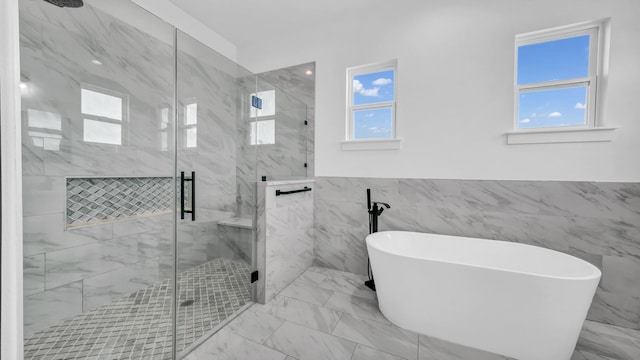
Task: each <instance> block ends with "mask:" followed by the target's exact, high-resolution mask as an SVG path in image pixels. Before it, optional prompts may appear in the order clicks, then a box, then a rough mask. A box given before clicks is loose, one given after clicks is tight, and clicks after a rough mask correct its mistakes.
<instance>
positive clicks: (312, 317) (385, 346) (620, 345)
mask: <svg viewBox="0 0 640 360" xmlns="http://www.w3.org/2000/svg"><path fill="white" fill-rule="evenodd" d="M360 280H364V276H362V275H356V274H350V273H344V272H341V271H336V270H331V269H324V268H319V267H312V268H310V269H308V270H307V271H306V272H305V273H304V274H302V275H301V276H300V277H298V279H296V281H295V282H294V284H292V286H290V287H289V288H288V289H287V290H285V291H288V292H289V293H290V294H294V295H295V296H296V298H289V299H288V300H287V301H288V304H287V305H283V303H282V301H283V299H285V298H288V296H284V295H283V293H284V292H285V291H283V292H281V293H280V295H279V296H276V297H275V298H274V299H272V301H270V302H269V303H267V304H266V305H260V304H254V305H253V307H252V308H251V309H250V311H247V312H245V313H244V314H243V315H242V316H241V317H239V319H242V320H241V322H243V323H244V324H243V327H245V329H242V328H241V327H240V326H238V325H234V324H235V323H232V325H230V329H232V331H234V332H235V333H236V334H239V335H242V336H244V337H246V338H248V339H251V340H254V341H257V342H260V341H261V340H262V339H264V338H265V336H268V335H267V334H269V333H273V334H272V335H271V337H269V338H267V339H266V340H265V341H264V343H263V345H265V346H267V347H270V348H273V349H275V350H277V351H279V352H282V353H286V354H287V355H288V357H287V360H294V359H299V360H304V359H312V360H315V359H346V360H348V359H351V360H364V359H366V360H370V359H371V360H375V359H381V360H387V359H388V360H394V359H395V360H398V359H405V360H408V359H419V360H505V359H509V358H508V357H505V356H501V355H497V354H491V353H488V352H485V351H481V350H477V349H472V348H468V347H464V346H461V345H457V344H454V343H450V342H447V341H444V340H440V339H435V338H431V337H427V336H424V335H418V334H416V333H413V332H410V331H407V330H404V329H401V328H399V327H397V326H395V325H392V324H390V323H389V322H388V321H387V320H386V319H385V318H384V316H383V315H382V314H381V313H380V311H379V309H378V306H377V300H375V299H371V298H367V297H359V296H354V295H348V294H346V293H348V292H354V291H357V289H358V287H359V286H360V285H359V281H360ZM323 283H324V284H325V286H329V285H327V284H331V285H330V286H332V289H336V290H335V291H334V290H328V289H325V288H322V287H320V286H321V285H322V284H323ZM318 291H320V292H318ZM367 291H369V290H368V289H367ZM319 294H324V295H328V297H326V298H322V297H320V299H318V298H317V297H318V295H319ZM292 304H295V305H292ZM314 304H315V305H314ZM320 305H322V306H320ZM319 308H329V309H331V310H333V311H334V312H335V313H337V314H342V315H341V317H340V320H339V321H338V323H337V325H336V327H335V329H334V330H333V332H332V333H331V335H332V336H330V335H329V334H326V333H323V332H322V331H318V330H314V329H312V328H311V327H314V326H316V327H317V326H319V324H318V321H320V322H321V323H322V322H323V321H326V319H322V318H321V319H317V317H318V316H320V315H319V314H318V313H317V311H318V309H319ZM304 311H308V312H309V313H308V314H306V315H305V314H302V313H303V312H304ZM251 314H257V317H258V319H252V320H249V317H250V316H251ZM274 315H277V316H281V317H284V318H285V319H278V318H277V316H274ZM245 316H246V318H245ZM265 316H266V318H265ZM274 319H276V320H274ZM302 319H305V320H302ZM277 320H279V321H277ZM285 320H286V321H285ZM282 321H284V322H282ZM296 322H299V323H296ZM280 323H281V324H282V326H280V327H278V324H280ZM300 323H302V324H300ZM236 326H237V327H236ZM239 328H240V330H238V329H239ZM243 331H244V332H243ZM340 340H342V341H347V342H346V343H344V342H342V343H341V342H340ZM336 341H338V343H337V344H338V346H339V347H338V348H337V349H334V348H336ZM347 344H350V345H351V346H347ZM340 347H342V348H340ZM327 348H331V349H333V350H332V351H333V352H331V351H329V350H324V349H327ZM349 349H351V350H353V351H352V352H349V351H348V350H349ZM257 359H259V358H257ZM632 359H633V360H638V359H640V331H638V330H632V329H626V328H621V327H616V326H611V325H607V324H602V323H596V322H593V321H586V322H585V324H584V328H583V331H582V334H581V337H580V340H579V341H578V345H577V348H576V351H575V353H574V354H573V357H572V358H571V360H632Z"/></svg>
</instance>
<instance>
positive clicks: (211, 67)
mask: <svg viewBox="0 0 640 360" xmlns="http://www.w3.org/2000/svg"><path fill="white" fill-rule="evenodd" d="M252 92H255V76H253V75H252V74H251V73H249V72H248V71H246V70H244V69H242V68H240V67H239V66H237V65H236V64H235V63H233V62H232V61H230V60H228V59H227V58H225V57H223V56H221V55H220V54H218V53H217V52H215V51H213V50H211V49H209V48H208V47H206V46H204V45H203V44H201V43H199V42H197V41H196V40H194V39H192V38H190V37H189V36H187V35H185V34H183V33H181V32H179V31H178V36H177V127H176V131H177V148H176V153H177V155H176V165H177V169H176V176H177V177H178V179H180V180H179V183H180V191H179V194H180V197H179V199H178V207H179V209H180V211H179V213H178V214H176V215H177V216H176V217H177V242H176V255H177V270H178V273H177V299H176V306H177V313H176V316H177V317H176V352H177V354H181V353H182V354H184V353H188V352H189V351H190V349H192V348H193V347H194V346H197V345H198V344H199V342H200V341H202V340H206V338H207V337H208V335H210V334H211V333H212V332H214V331H216V330H217V329H218V328H220V327H221V326H222V325H223V324H224V322H225V320H226V319H228V318H229V317H230V316H232V315H234V314H237V313H238V311H240V310H241V309H243V308H244V307H246V306H247V305H248V304H249V303H250V301H251V300H252V287H251V281H250V274H251V272H252V268H253V257H254V232H253V218H254V212H255V206H254V204H255V195H254V193H255V176H256V175H255V150H253V151H251V148H252V147H251V146H250V145H249V144H248V141H249V137H248V136H247V135H248V134H247V126H248V124H249V118H248V117H249V116H250V114H249V111H248V107H247V108H246V109H245V107H244V106H243V105H241V104H242V101H243V100H244V99H245V98H246V97H247V96H248V94H250V93H252ZM245 105H246V104H245ZM246 150H249V151H248V152H247V151H246Z"/></svg>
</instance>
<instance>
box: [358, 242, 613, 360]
mask: <svg viewBox="0 0 640 360" xmlns="http://www.w3.org/2000/svg"><path fill="white" fill-rule="evenodd" d="M366 241H367V249H368V251H369V257H370V258H371V268H372V271H373V275H374V279H375V282H376V290H377V295H378V302H379V305H380V310H381V311H382V313H383V314H384V316H386V317H387V319H389V320H390V321H391V322H392V323H394V324H396V325H398V326H400V327H402V328H405V329H409V330H413V331H415V332H418V333H422V334H425V335H429V336H433V337H436V338H440V339H443V340H447V341H451V342H454V343H458V344H461V345H466V346H470V347H473V348H477V349H482V350H486V351H490V352H493V353H496V354H500V355H506V356H509V357H513V358H516V359H519V360H568V359H570V358H571V355H572V353H573V351H574V347H575V345H576V342H577V340H578V336H579V335H580V330H581V328H582V325H583V323H584V320H585V318H586V316H587V310H588V309H589V306H590V305H591V301H592V299H593V295H594V293H595V290H596V287H597V285H598V282H599V280H600V276H601V273H600V270H598V268H596V267H595V266H593V265H591V264H590V263H588V262H586V261H583V260H581V259H578V258H575V257H573V256H570V255H567V254H563V253H560V252H557V251H553V250H549V249H545V248H540V247H536V246H530V245H524V244H518V243H512V242H507V241H495V240H484V239H473V238H465V237H457V236H447V235H436V234H424V233H413V232H404V231H385V232H379V233H375V234H372V235H369V236H367V239H366Z"/></svg>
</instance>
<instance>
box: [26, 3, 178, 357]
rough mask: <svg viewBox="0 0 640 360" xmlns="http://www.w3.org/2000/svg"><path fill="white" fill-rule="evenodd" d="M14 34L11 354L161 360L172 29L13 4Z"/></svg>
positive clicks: (170, 206)
mask: <svg viewBox="0 0 640 360" xmlns="http://www.w3.org/2000/svg"><path fill="white" fill-rule="evenodd" d="M123 14H126V15H127V16H123ZM20 40H21V77H22V84H21V89H22V107H23V109H22V134H23V138H22V149H23V166H22V168H23V203H24V214H23V216H24V243H23V249H24V337H25V341H24V344H25V351H24V357H25V359H70V358H74V359H84V358H91V359H93V358H105V359H125V358H126V359H128V358H146V359H170V358H171V357H172V354H173V347H172V342H173V341H172V340H173V327H174V324H173V319H174V316H173V313H172V305H173V289H174V287H173V283H172V281H171V279H172V278H173V273H174V268H173V264H174V260H173V259H174V256H173V251H172V248H173V240H174V237H173V233H174V231H173V226H174V225H173V218H174V216H173V214H174V210H175V207H174V203H175V201H174V186H173V182H174V179H173V177H174V171H173V169H174V166H173V162H174V149H173V143H174V141H173V140H172V139H173V131H172V129H173V127H174V126H173V113H174V111H173V103H174V101H173V94H174V89H175V86H174V81H173V78H174V57H175V56H174V54H175V53H174V28H173V27H172V26H171V25H169V24H167V23H165V22H163V21H161V20H160V19H158V18H156V17H155V16H153V15H151V14H149V13H147V12H146V11H144V10H143V9H141V8H139V7H138V6H136V5H135V4H134V3H133V2H130V1H108V2H106V1H93V2H91V3H87V4H85V5H84V7H81V8H77V9H75V8H59V7H56V6H54V5H52V4H49V3H47V2H45V1H42V0H21V1H20ZM148 59H153V61H149V60H148Z"/></svg>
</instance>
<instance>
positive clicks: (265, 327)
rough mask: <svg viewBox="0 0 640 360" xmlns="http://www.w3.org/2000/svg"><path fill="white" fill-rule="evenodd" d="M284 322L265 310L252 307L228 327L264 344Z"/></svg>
mask: <svg viewBox="0 0 640 360" xmlns="http://www.w3.org/2000/svg"><path fill="white" fill-rule="evenodd" d="M283 322H284V320H282V319H279V318H277V317H275V316H273V315H271V314H269V313H267V312H265V311H259V310H254V309H253V308H251V309H249V310H247V311H245V312H244V313H242V315H240V316H238V317H237V318H235V319H234V320H233V321H232V322H231V323H230V324H229V325H228V326H227V327H228V329H229V330H231V331H232V332H234V333H236V334H238V335H240V336H243V337H245V338H247V339H249V340H253V341H255V342H257V343H260V344H262V343H263V342H264V341H265V340H266V339H267V338H269V336H271V335H272V334H273V333H274V332H275V331H276V330H277V329H278V328H279V327H280V326H281V325H282V323H283Z"/></svg>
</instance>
